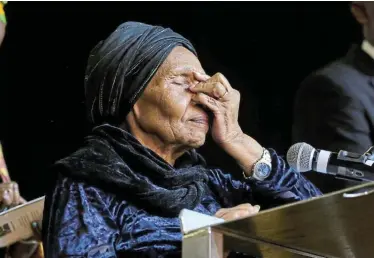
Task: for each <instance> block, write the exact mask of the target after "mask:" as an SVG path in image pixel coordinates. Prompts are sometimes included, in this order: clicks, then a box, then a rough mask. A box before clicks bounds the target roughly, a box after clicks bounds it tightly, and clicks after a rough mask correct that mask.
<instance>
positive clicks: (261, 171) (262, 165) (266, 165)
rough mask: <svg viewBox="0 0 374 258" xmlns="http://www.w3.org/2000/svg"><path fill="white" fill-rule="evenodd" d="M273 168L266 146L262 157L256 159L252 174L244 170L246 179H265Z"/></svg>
mask: <svg viewBox="0 0 374 258" xmlns="http://www.w3.org/2000/svg"><path fill="white" fill-rule="evenodd" d="M271 169H272V166H271V156H270V152H269V151H268V150H267V149H265V148H264V150H263V152H262V156H261V158H260V159H259V160H258V161H256V162H255V164H254V165H253V167H252V176H250V177H248V176H246V175H245V173H244V171H243V176H244V178H245V179H255V180H258V181H263V180H265V179H266V178H268V177H269V176H270V174H271Z"/></svg>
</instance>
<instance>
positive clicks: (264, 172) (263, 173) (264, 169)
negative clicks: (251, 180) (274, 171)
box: [255, 163, 271, 178]
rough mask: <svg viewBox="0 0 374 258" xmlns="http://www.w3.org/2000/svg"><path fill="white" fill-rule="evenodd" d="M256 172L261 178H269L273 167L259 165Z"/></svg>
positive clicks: (263, 164) (264, 164)
mask: <svg viewBox="0 0 374 258" xmlns="http://www.w3.org/2000/svg"><path fill="white" fill-rule="evenodd" d="M255 171H256V175H257V176H258V177H259V178H267V177H268V176H269V175H270V173H271V167H270V166H269V165H268V164H266V163H257V164H256V170H255Z"/></svg>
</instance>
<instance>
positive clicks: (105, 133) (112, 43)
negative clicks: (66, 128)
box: [43, 22, 320, 257]
mask: <svg viewBox="0 0 374 258" xmlns="http://www.w3.org/2000/svg"><path fill="white" fill-rule="evenodd" d="M85 93H86V103H87V111H88V117H89V119H90V121H91V122H92V124H93V125H94V127H93V129H92V132H91V133H90V135H89V136H88V137H87V138H86V142H85V144H84V146H83V147H82V148H80V149H79V150H77V151H76V152H75V153H74V154H72V155H70V156H69V157H67V158H65V159H63V160H61V161H58V162H57V163H56V165H55V166H54V168H53V172H52V173H53V175H54V176H55V177H56V178H55V179H56V181H55V187H54V189H53V190H52V191H51V192H50V193H48V194H47V200H46V206H45V214H44V219H43V221H44V225H43V230H44V232H43V233H44V234H43V237H44V249H45V253H46V257H133V256H134V257H178V256H180V251H181V250H180V249H181V240H182V235H181V232H180V224H179V220H178V214H179V212H180V211H181V210H182V209H184V208H186V209H190V210H194V211H197V212H200V213H205V214H209V215H212V216H214V215H215V216H218V217H221V218H224V219H232V218H238V217H240V216H248V215H251V214H253V213H256V212H257V211H258V210H259V205H264V206H268V207H270V206H275V205H280V204H284V203H288V202H293V201H299V200H303V199H307V198H310V197H313V196H317V195H319V194H320V191H319V190H318V189H316V187H314V186H313V185H312V184H311V183H310V182H309V181H307V180H306V179H305V178H304V177H303V176H301V175H300V174H298V173H295V172H294V171H292V170H290V169H289V167H288V166H287V165H286V163H285V162H284V161H283V160H282V159H281V158H280V157H279V156H277V154H276V153H275V151H273V150H271V149H269V150H267V149H264V148H263V147H262V146H261V145H260V144H259V143H257V142H256V141H255V140H254V139H252V138H251V137H250V136H248V135H246V134H245V133H243V131H242V130H241V128H240V125H239V124H238V114H239V101H240V95H239V92H238V91H237V90H235V89H234V88H233V87H232V86H231V85H230V83H229V82H228V81H227V80H226V79H225V77H224V76H223V75H222V74H220V73H217V74H215V75H213V76H209V75H207V74H206V73H205V72H204V69H203V68H202V66H201V64H200V62H199V59H198V58H197V54H196V52H195V49H194V48H193V46H192V45H191V43H190V42H189V41H188V40H186V39H185V38H183V37H182V36H181V35H179V34H177V33H175V32H173V31H172V30H170V29H165V28H162V27H159V26H150V25H146V24H142V23H138V22H126V23H124V24H122V25H120V26H119V27H118V28H117V29H116V30H115V31H114V32H113V33H112V34H111V35H110V36H109V37H108V38H107V39H106V40H104V41H102V42H100V43H99V44H98V45H97V46H96V47H95V48H94V49H93V51H92V53H91V55H90V57H89V60H88V68H87V72H86V77H85ZM208 132H210V134H211V135H212V137H213V139H214V141H215V142H216V144H217V146H218V147H220V148H222V149H223V150H224V151H225V152H226V153H227V155H230V156H231V157H232V158H234V159H235V160H236V161H237V163H238V165H239V166H240V167H241V168H242V170H243V178H242V179H241V180H235V179H233V177H232V176H231V175H230V173H227V172H225V171H222V170H220V169H218V168H211V167H208V166H207V165H206V163H205V161H204V159H203V157H202V156H200V155H199V154H198V153H197V152H196V148H198V147H200V146H202V145H203V144H204V142H205V138H206V135H207V133H208Z"/></svg>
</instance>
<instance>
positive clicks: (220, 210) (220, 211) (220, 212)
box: [215, 208, 228, 218]
mask: <svg viewBox="0 0 374 258" xmlns="http://www.w3.org/2000/svg"><path fill="white" fill-rule="evenodd" d="M227 210H228V209H225V208H222V209H219V210H218V211H217V212H216V214H215V216H216V217H218V218H220V217H222V216H223V215H224V214H225V213H226V212H227Z"/></svg>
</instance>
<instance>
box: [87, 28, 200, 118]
mask: <svg viewBox="0 0 374 258" xmlns="http://www.w3.org/2000/svg"><path fill="white" fill-rule="evenodd" d="M176 46H183V47H185V48H187V49H188V50H190V51H191V52H193V53H194V54H195V55H196V51H195V49H194V47H193V46H192V44H191V43H190V42H189V41H188V40H187V39H185V38H184V37H183V36H181V35H180V34H178V33H175V32H173V31H172V30H171V29H169V28H163V27H160V26H152V25H148V24H144V23H140V22H125V23H123V24H121V25H120V26H119V27H118V28H117V29H116V30H115V31H114V32H113V33H112V34H111V35H110V36H109V37H108V38H107V39H106V40H104V41H101V42H99V44H98V45H97V46H96V47H95V48H94V49H93V50H92V51H91V54H90V56H89V58H88V64H87V70H86V76H85V95H86V106H87V112H88V118H89V120H90V122H92V123H93V124H96V125H98V124H102V123H111V124H114V125H119V124H120V123H122V122H123V121H124V120H125V118H126V115H127V114H128V112H129V111H130V110H131V108H132V106H133V105H134V103H135V102H136V101H137V99H138V98H139V96H140V95H141V94H142V92H143V90H144V89H145V87H146V86H147V85H148V83H149V81H150V80H151V79H152V77H153V76H154V74H155V73H156V71H157V70H158V68H159V67H160V65H161V64H162V63H163V61H164V60H165V59H166V57H167V56H168V55H169V53H170V52H171V51H172V49H173V48H174V47H176Z"/></svg>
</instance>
